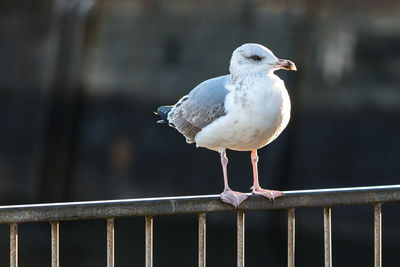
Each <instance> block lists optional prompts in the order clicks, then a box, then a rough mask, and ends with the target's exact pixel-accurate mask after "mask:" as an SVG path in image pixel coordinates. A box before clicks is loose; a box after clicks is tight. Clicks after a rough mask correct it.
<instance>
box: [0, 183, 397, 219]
mask: <svg viewBox="0 0 400 267" xmlns="http://www.w3.org/2000/svg"><path fill="white" fill-rule="evenodd" d="M284 194H285V196H284V197H280V198H277V199H276V200H275V201H274V202H273V203H270V202H269V201H268V200H267V199H265V198H264V197H260V196H251V195H250V194H249V199H247V200H246V201H245V202H243V203H242V205H241V206H240V209H243V210H262V209H287V208H299V207H325V206H336V205H360V204H369V203H381V202H395V201H400V185H387V186H371V187H350V188H330V189H314V190H298V191H285V192H284ZM221 211H234V208H233V207H232V206H230V205H228V204H226V203H223V202H221V201H220V199H219V195H202V196H182V197H162V198H139V199H122V200H105V201H85V202H65V203H47V204H28V205H13V206H0V224H5V223H22V222H40V221H69V220H85V219H101V218H119V217H131V216H158V215H173V214H189V213H201V212H221Z"/></svg>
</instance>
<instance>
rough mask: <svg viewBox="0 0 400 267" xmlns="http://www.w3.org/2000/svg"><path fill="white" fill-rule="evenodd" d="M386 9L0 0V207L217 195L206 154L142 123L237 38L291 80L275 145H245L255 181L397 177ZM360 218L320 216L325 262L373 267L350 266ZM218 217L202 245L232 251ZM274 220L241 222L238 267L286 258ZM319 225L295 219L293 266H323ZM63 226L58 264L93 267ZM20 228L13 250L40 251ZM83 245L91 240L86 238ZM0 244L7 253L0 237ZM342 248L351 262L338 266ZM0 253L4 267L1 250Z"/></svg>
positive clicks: (225, 223) (399, 67)
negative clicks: (288, 67) (278, 62)
mask: <svg viewBox="0 0 400 267" xmlns="http://www.w3.org/2000/svg"><path fill="white" fill-rule="evenodd" d="M399 11H400V4H399V3H398V2H396V1H387V0H385V1H380V2H376V1H354V2H348V1H336V2H334V3H333V2H330V1H296V2H292V1H266V2H264V1H228V0H224V1H179V0H173V1H155V0H151V1H127V0H115V1H94V0H80V1H76V0H75V1H66V0H53V1H51V0H46V1H45V0H41V1H35V2H32V1H22V0H20V1H5V0H3V1H2V2H0V38H1V41H0V54H1V59H2V60H0V101H1V105H0V125H1V129H2V130H1V131H0V147H1V149H0V200H1V203H2V204H20V203H36V202H51V201H74V200H97V199H116V198H136V197H156V196H172V195H194V194H216V193H219V192H220V191H222V185H223V183H222V173H221V170H220V164H219V156H218V155H217V154H216V153H215V152H212V151H207V150H205V149H196V148H195V146H193V145H187V144H186V143H185V140H184V138H183V137H182V136H180V135H179V134H178V133H177V132H176V131H174V130H173V129H171V128H169V127H166V126H165V125H157V124H155V121H156V117H155V116H154V114H153V111H154V110H155V109H156V108H157V107H158V106H159V105H163V104H173V103H175V102H176V101H177V100H178V99H179V98H180V97H181V96H182V95H184V94H186V93H188V92H189V91H190V90H191V88H193V87H194V86H196V85H197V84H198V83H200V82H201V81H203V80H205V79H208V78H210V77H214V76H219V75H223V74H226V73H227V72H228V66H229V59H230V56H231V53H232V51H233V50H234V49H235V48H236V47H238V46H239V45H241V44H242V43H246V42H256V43H261V44H263V45H265V46H267V47H269V48H270V49H271V50H272V51H274V53H275V54H276V55H277V56H278V57H280V58H288V59H291V60H293V61H294V62H295V63H296V65H297V66H298V71H297V72H295V73H294V72H291V73H286V72H283V71H279V72H277V74H278V75H279V76H281V77H282V79H284V80H285V83H286V85H287V87H288V90H289V94H290V95H291V99H292V104H293V110H292V119H291V122H290V124H289V126H288V128H287V129H286V130H285V132H284V133H283V134H282V135H281V136H280V137H279V138H278V139H277V140H276V141H275V142H274V143H272V144H271V145H269V146H268V147H267V148H264V149H262V150H260V151H259V155H260V162H259V164H260V173H261V178H260V179H261V183H262V185H264V186H265V187H270V188H277V189H281V190H296V189H308V188H324V187H347V186H364V185H383V184H396V183H398V181H399V172H400V165H399V163H398V151H399V150H400V139H399V138H398V135H399V131H400V115H399V114H400V113H399V111H400V76H399V75H398V73H400V50H399V47H400V17H399V16H398V14H399ZM228 157H229V158H230V165H229V175H230V183H231V185H232V187H234V188H235V189H237V190H241V191H248V190H249V189H248V188H249V187H250V185H251V181H252V180H251V169H250V168H251V164H250V159H249V153H243V152H240V153H239V152H233V151H232V152H231V151H229V152H228ZM387 209H388V212H387V214H388V215H387V218H390V220H389V219H388V220H387V221H385V224H384V228H385V233H386V234H385V235H386V236H384V244H385V247H384V259H385V260H384V261H385V262H386V263H387V264H388V266H394V265H393V264H394V263H393V262H394V259H395V258H396V257H395V256H396V255H395V254H396V253H395V251H396V250H398V248H399V244H398V243H397V242H396V240H398V238H399V237H400V231H399V230H398V229H397V228H398V227H396V225H398V223H399V219H398V218H397V217H396V216H395V214H396V212H395V210H393V209H391V208H387ZM370 213H371V211H370V210H369V209H368V208H356V211H355V210H354V209H350V208H342V209H340V208H338V210H337V213H334V227H335V223H336V228H334V233H335V234H336V239H334V240H336V241H334V242H337V243H336V246H335V243H334V248H335V247H337V248H338V250H337V251H338V252H337V254H335V255H334V257H335V258H334V261H335V262H336V263H337V264H338V265H339V266H350V264H352V265H354V264H355V265H356V266H368V265H371V264H372V255H371V257H370V258H367V257H362V255H364V253H365V252H367V253H370V252H372V250H371V251H370V250H368V249H369V247H370V242H371V240H372V235H371V236H368V233H369V230H368V229H370V228H371V225H372V219H370V216H369V215H370ZM335 214H337V217H336V218H335ZM226 216H227V217H226ZM226 216H225V217H224V216H223V215H221V216H215V218H213V217H212V218H211V225H214V227H215V228H212V227H213V226H211V230H210V231H211V233H212V234H213V235H211V234H210V233H209V235H210V236H212V237H210V241H209V242H210V243H211V244H215V245H214V246H215V249H216V250H217V249H218V246H217V244H220V242H224V241H221V240H226V241H225V242H224V243H227V242H230V241H232V242H234V236H230V235H229V231H228V230H229V229H233V228H232V225H231V223H232V221H231V220H230V219H232V218H230V217H229V216H230V215H226ZM251 218H252V219H251ZM284 218H285V214H284V213H276V214H275V213H273V214H270V213H268V214H266V213H265V212H263V213H261V212H260V213H254V216H253V217H250V219H249V223H248V228H249V236H248V237H247V241H248V243H249V246H248V250H249V251H250V252H249V254H248V255H250V256H247V257H248V258H249V259H248V264H249V265H248V266H259V265H260V264H259V262H258V261H257V257H256V256H257V253H258V252H260V253H263V251H264V250H268V251H271V253H270V254H269V257H270V258H269V261H270V262H271V263H273V264H275V265H274V266H282V265H283V264H285V258H284V255H285V248H284V244H285V238H286V237H285V227H286V225H285V219H284ZM321 218H322V217H321V214H320V211H314V210H310V211H300V215H299V218H298V224H297V227H298V230H297V231H298V233H299V237H298V240H299V241H298V243H299V244H303V243H304V244H305V246H304V247H302V246H298V247H299V250H298V254H297V259H298V262H297V264H298V266H310V265H313V264H314V265H315V266H319V265H320V264H319V263H320V262H322V261H321V259H320V258H321V257H322V249H320V243H319V242H320V241H321V237H322V236H321V231H322V230H321V229H322V228H320V226H321V222H322V221H321ZM161 220H164V222H165V223H166V224H172V225H175V226H176V229H190V228H191V227H192V226H193V220H192V219H189V218H182V219H176V220H175V221H174V220H173V219H171V221H169V219H161ZM135 223H136V224H135ZM74 225H75V226H74ZM76 225H77V224H72V226H70V227H69V228H68V226H66V230H65V231H71V238H69V237H65V239H64V240H65V241H64V242H65V243H64V248H65V250H67V251H69V254H67V255H69V256H66V257H65V259H64V265H66V266H68V264H70V266H98V265H99V264H100V265H101V264H103V263H101V262H103V259H102V258H100V259H98V258H96V257H95V255H97V254H96V253H95V251H96V250H95V249H98V250H99V251H102V247H101V245H97V246H96V245H93V250H91V249H89V250H88V251H89V252H88V253H86V254H82V255H81V256H80V257H79V258H80V259H81V260H80V262H78V263H76V262H74V263H72V262H73V261H72V260H71V259H73V258H74V257H73V255H74V253H78V252H77V251H79V249H77V250H76V251H75V252H74V250H73V249H72V248H75V249H76V247H81V246H82V247H85V248H86V249H87V246H84V245H85V244H84V243H83V242H79V241H76V240H75V241H73V240H71V239H72V236H73V235H74V234H75V235H76V231H77V229H79V227H78V226H76ZM97 225H98V229H102V225H101V224H100V223H98V224H97ZM134 225H138V229H136V228H135V230H129V229H130V226H129V223H128V222H121V228H120V229H123V230H121V233H122V234H123V233H126V232H124V231H131V232H129V233H131V234H132V235H141V234H142V232H141V230H142V229H141V224H140V222H134ZM30 227H31V226H27V228H26V229H27V230H26V233H27V234H26V236H28V237H27V238H26V239H25V240H26V242H25V243H24V242H23V241H22V243H21V246H23V247H25V248H26V251H29V250H30V251H35V249H36V250H38V251H39V249H41V250H42V249H43V248H46V246H47V244H48V243H47V239H45V238H44V239H43V236H45V233H46V232H47V229H46V228H45V227H42V228H40V229H39V230H38V229H36V230H35V229H34V228H32V227H33V226H32V227H31V228H30ZM83 227H86V226H83ZM88 227H89V226H88ZM162 227H163V226H161V225H160V228H161V229H163V228H162ZM89 228H90V227H89ZM94 228H96V227H94ZM68 229H70V230H68ZM83 229H86V230H87V228H83ZM96 229H97V228H96ZM213 229H214V230H213ZM276 229H279V231H278V232H276ZM371 229H372V228H371ZM386 229H387V230H386ZM86 230H82V231H86ZM6 231H7V229H6V228H4V229H3V232H4V233H6ZM37 231H38V232H37ZM36 232H37V233H41V234H37V235H36V234H35V233H36ZM97 232H100V233H101V230H98V231H97ZM187 232H188V233H189V232H190V230H187ZM218 233H223V234H220V236H218ZM166 235H167V236H168V228H167V229H165V231H161V230H160V251H164V249H165V246H161V244H162V242H161V240H163V239H164V238H165V236H166ZM3 236H6V234H3ZM176 236H177V238H178V240H179V237H180V238H181V239H182V240H181V242H180V244H181V245H182V244H183V243H185V242H188V240H186V239H185V238H186V237H187V235H185V234H179V233H177V234H176ZM185 236H186V237H185ZM189 236H190V235H189ZM39 237H40V238H39ZM263 237H264V238H263ZM87 238H88V240H96V238H100V237H98V236H96V235H95V234H93V235H92V234H88V237H87ZM187 238H189V237H187ZM191 238H194V237H191ZM349 239H350V241H349ZM2 240H3V241H0V242H2V243H1V244H2V245H1V246H2V247H4V248H6V247H7V239H2ZM32 240H41V241H37V242H33V241H32ZM62 240H63V239H62ZM121 240H122V238H121ZM62 242H63V241H62ZM120 242H121V250H123V249H126V250H128V249H131V248H132V247H129V244H130V242H131V241H130V239H128V238H125V239H124V241H120ZM94 243H99V244H101V242H94ZM250 244H251V245H250ZM311 244H313V245H311ZM141 245H142V243H140V242H138V243H137V244H136V245H135V246H134V248H136V249H137V250H139V251H140V249H141ZM210 246H211V248H209V250H211V249H212V248H213V247H212V246H213V245H210ZM307 246H308V247H309V249H306V248H305V247H307ZM354 246H357V247H358V249H354ZM185 248H186V249H187V247H185V246H183V247H182V249H183V251H184V249H185ZM229 248H230V247H229V246H227V248H226V250H227V251H231V250H229ZM349 248H351V249H352V253H353V255H355V256H354V257H353V258H354V261H353V260H349V257H348V254H347V253H348V249H349ZM371 248H372V247H371ZM191 249H193V251H194V249H195V247H191ZM231 249H233V250H234V245H232V248H231ZM353 250H354V251H353ZM3 251H5V252H6V249H3ZM193 251H192V252H191V253H186V254H185V253H184V254H185V255H186V256H184V257H183V258H182V261H183V262H186V265H182V266H188V265H190V264H191V263H190V262H192V261H191V257H192V256H194V257H195V254H194V252H193ZM315 251H317V252H315ZM231 252H232V251H231ZM67 253H68V252H67ZM156 253H157V252H156ZM173 253H174V252H173V251H170V250H166V252H165V253H164V254H163V253H161V252H159V254H156V256H158V257H159V258H160V260H159V262H158V265H160V266H176V265H173V264H172V261H173V259H174V257H172V256H171V255H174V254H173ZM224 253H228V252H226V251H224ZM229 253H230V252H229ZM229 253H228V254H227V255H230V254H229ZM252 253H253V254H252ZM35 254H36V253H26V254H23V255H22V261H25V265H24V266H31V265H29V264H34V265H32V266H38V265H37V264H38V263H36V262H35V260H32V258H33V259H36V260H37V262H42V260H43V258H45V257H46V253H42V256H40V255H41V254H36V255H35ZM121 254H122V255H124V256H121V257H120V260H119V261H120V264H121V265H123V264H125V265H127V263H128V262H130V261H132V259H130V258H129V256H130V255H129V253H126V252H121ZM231 254H232V253H231ZM24 255H25V257H24ZM38 255H39V256H38ZM179 255H180V254H179ZM232 255H234V251H233V254H232ZM252 255H254V256H252ZM310 255H312V256H313V257H310ZM356 255H359V257H356ZM0 256H2V257H1V259H0V261H3V260H4V264H6V263H7V254H5V253H4V252H3V254H1V253H0ZM137 257H138V258H140V260H137V261H135V262H136V263H139V262H141V261H142V260H143V259H142V258H143V257H142V254H141V253H138V256H137ZM232 257H233V256H232ZM209 258H210V259H209V260H210V261H211V266H213V264H214V265H217V264H218V265H219V266H232V264H233V261H232V259H229V260H228V259H226V260H227V261H225V260H224V259H221V255H220V254H218V253H216V252H215V253H214V252H210V254H209ZM28 259H29V260H28ZM170 263H171V264H170ZM391 263H392V265H390V264H391ZM169 264H170V265H169ZM64 265H63V266H64ZM138 265H139V264H138ZM135 266H136V265H135Z"/></svg>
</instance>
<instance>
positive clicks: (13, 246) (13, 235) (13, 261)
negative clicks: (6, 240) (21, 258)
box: [10, 223, 18, 267]
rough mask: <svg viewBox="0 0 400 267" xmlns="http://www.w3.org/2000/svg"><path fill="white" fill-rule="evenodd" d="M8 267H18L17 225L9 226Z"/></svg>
mask: <svg viewBox="0 0 400 267" xmlns="http://www.w3.org/2000/svg"><path fill="white" fill-rule="evenodd" d="M10 267H18V224H16V223H12V224H10Z"/></svg>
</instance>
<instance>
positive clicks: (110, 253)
mask: <svg viewBox="0 0 400 267" xmlns="http://www.w3.org/2000/svg"><path fill="white" fill-rule="evenodd" d="M106 221H107V267H114V218H107V219H106Z"/></svg>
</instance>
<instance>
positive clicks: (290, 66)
mask: <svg viewBox="0 0 400 267" xmlns="http://www.w3.org/2000/svg"><path fill="white" fill-rule="evenodd" d="M277 65H278V67H279V68H281V69H284V70H294V71H296V70H297V68H296V65H295V64H294V63H293V62H292V61H290V60H288V59H279V63H278V64H277Z"/></svg>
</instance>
